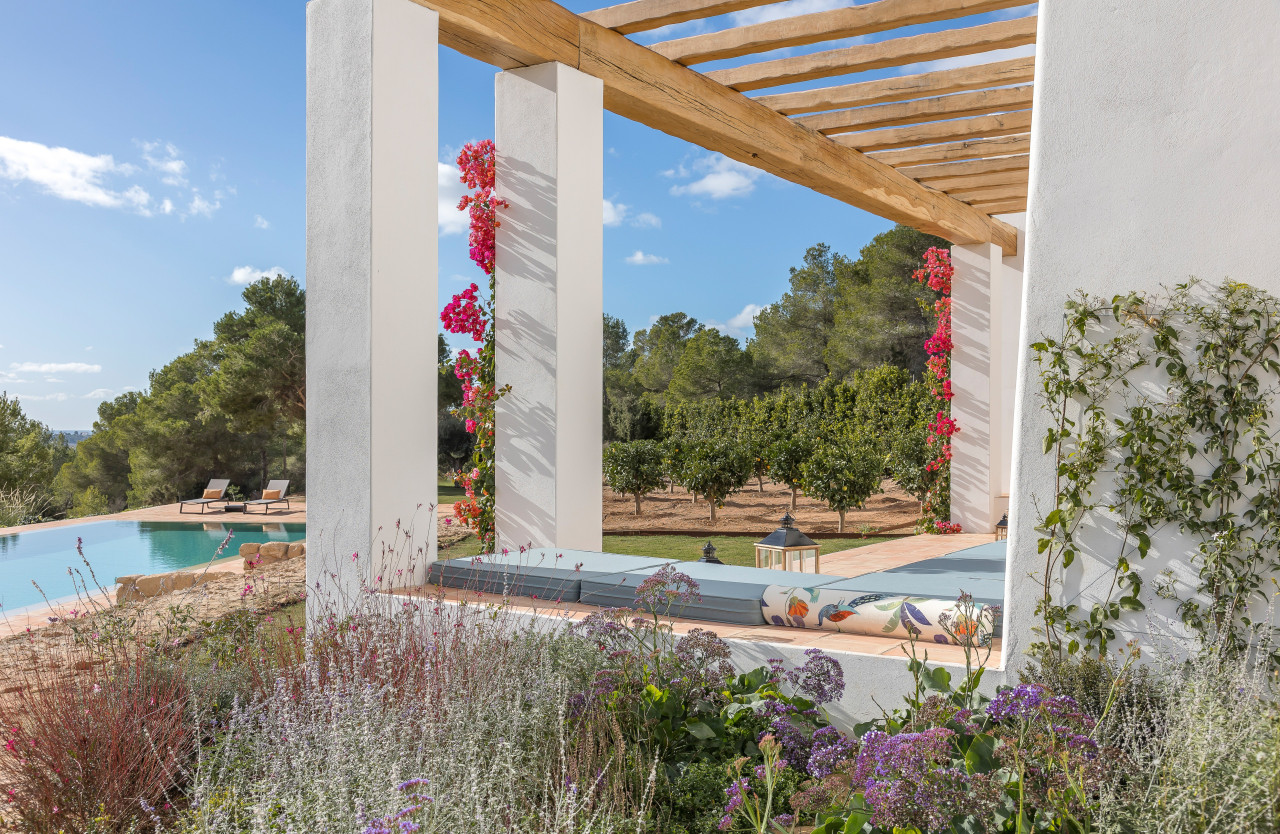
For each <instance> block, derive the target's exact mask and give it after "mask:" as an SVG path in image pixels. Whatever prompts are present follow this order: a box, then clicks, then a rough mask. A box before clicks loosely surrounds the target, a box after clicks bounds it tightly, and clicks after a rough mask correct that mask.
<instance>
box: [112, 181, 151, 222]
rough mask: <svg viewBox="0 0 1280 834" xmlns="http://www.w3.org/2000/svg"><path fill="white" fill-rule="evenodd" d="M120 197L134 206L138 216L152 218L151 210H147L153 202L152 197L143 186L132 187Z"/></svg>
mask: <svg viewBox="0 0 1280 834" xmlns="http://www.w3.org/2000/svg"><path fill="white" fill-rule="evenodd" d="M120 196H121V197H123V198H124V201H125V202H126V203H128V204H129V205H131V206H133V208H134V210H135V211H137V212H138V214H141V215H142V216H143V217H150V216H151V209H149V208H147V205H148V204H150V202H151V195H150V194H148V193H147V191H146V189H144V188H143V187H142V186H140V185H131V186H129V188H128V189H126V190H125V192H124V193H123V194H121V195H120Z"/></svg>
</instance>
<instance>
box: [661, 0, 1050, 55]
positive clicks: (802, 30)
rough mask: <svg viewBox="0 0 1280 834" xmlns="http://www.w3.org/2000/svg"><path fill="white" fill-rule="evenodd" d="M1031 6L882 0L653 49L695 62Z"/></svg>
mask: <svg viewBox="0 0 1280 834" xmlns="http://www.w3.org/2000/svg"><path fill="white" fill-rule="evenodd" d="M1025 5H1027V0H877V1H876V2H874V3H862V4H860V5H857V6H847V7H845V8H843V9H833V10H831V11H827V12H815V13H813V14H806V15H797V16H795V17H784V18H782V19H781V20H770V21H768V22H766V23H757V24H755V25H753V26H739V27H737V28H735V29H725V30H723V31H720V32H709V33H707V34H704V35H694V36H693V37H690V38H681V39H680V40H675V41H664V42H662V43H655V44H653V45H652V46H650V47H649V48H650V49H652V50H653V51H654V52H657V53H658V54H659V55H665V56H667V57H668V58H670V59H671V60H673V61H675V62H676V63H678V64H684V65H685V66H690V65H692V64H701V63H704V62H706V61H720V60H723V59H725V58H737V57H738V56H740V55H755V54H757V53H760V52H768V51H770V50H772V49H782V48H784V47H791V46H806V45H808V44H811V43H821V42H823V41H834V40H840V39H842V38H856V37H859V36H861V35H870V34H872V33H875V32H884V31H887V30H890V29H897V28H900V27H902V26H915V25H917V24H920V23H933V22H935V21H939V20H951V19H953V18H957V17H968V16H969V15H976V14H984V13H986V12H994V11H999V10H1000V9H1008V8H1011V7H1013V6H1025Z"/></svg>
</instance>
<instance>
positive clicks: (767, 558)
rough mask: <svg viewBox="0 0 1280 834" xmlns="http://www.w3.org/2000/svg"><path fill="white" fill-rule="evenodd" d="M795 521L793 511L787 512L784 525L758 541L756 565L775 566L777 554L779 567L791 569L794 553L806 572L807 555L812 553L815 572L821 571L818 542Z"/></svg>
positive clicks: (783, 518)
mask: <svg viewBox="0 0 1280 834" xmlns="http://www.w3.org/2000/svg"><path fill="white" fill-rule="evenodd" d="M795 522H796V520H795V519H794V518H792V517H791V513H787V514H786V515H784V516H783V517H782V526H780V527H779V528H778V529H777V530H774V531H773V532H772V533H770V534H769V535H767V536H765V537H764V538H763V539H761V540H760V541H758V542H756V567H758V568H760V567H765V568H771V567H773V560H774V558H775V556H776V557H777V559H778V567H780V568H782V569H783V570H791V557H792V556H793V555H794V556H795V557H796V559H797V560H798V561H799V563H800V568H799V570H800V572H801V573H804V559H805V556H806V555H808V554H810V553H812V554H813V572H814V573H821V571H822V568H821V566H820V563H819V559H820V558H821V557H820V554H819V552H818V544H817V542H815V541H814V540H813V539H811V538H809V537H808V536H806V535H805V534H804V533H801V532H800V531H799V530H797V529H796V528H795Z"/></svg>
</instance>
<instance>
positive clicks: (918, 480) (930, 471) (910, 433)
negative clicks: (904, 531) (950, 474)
mask: <svg viewBox="0 0 1280 834" xmlns="http://www.w3.org/2000/svg"><path fill="white" fill-rule="evenodd" d="M937 456H938V452H937V448H936V446H935V444H934V442H933V441H932V433H931V432H930V431H929V426H928V424H927V423H925V422H917V423H914V424H910V425H906V426H901V427H899V428H898V429H897V430H896V431H894V432H893V433H892V435H891V439H890V441H889V471H890V472H892V473H893V479H894V481H896V482H897V484H898V486H900V487H902V488H903V489H904V490H906V491H907V492H908V493H909V494H910V495H911V496H912V497H913V498H915V499H916V500H917V501H919V502H920V516H921V518H920V525H917V526H922V525H928V524H930V523H931V519H926V518H925V517H924V508H925V501H926V499H927V498H928V497H929V495H930V493H936V492H937V491H938V490H939V488H940V486H941V482H942V481H943V480H944V479H945V478H946V477H947V472H946V470H945V469H943V468H940V467H937V466H932V465H931V464H933V463H934V462H935V461H936V459H937ZM949 503H950V502H948V504H949Z"/></svg>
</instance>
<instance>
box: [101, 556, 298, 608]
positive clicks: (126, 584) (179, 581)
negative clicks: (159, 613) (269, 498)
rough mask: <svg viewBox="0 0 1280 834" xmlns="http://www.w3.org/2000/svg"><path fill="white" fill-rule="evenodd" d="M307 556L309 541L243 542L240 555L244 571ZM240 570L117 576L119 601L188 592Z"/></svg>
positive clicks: (180, 571) (117, 600) (117, 601)
mask: <svg viewBox="0 0 1280 834" xmlns="http://www.w3.org/2000/svg"><path fill="white" fill-rule="evenodd" d="M306 555H307V543H306V542H264V543H262V544H258V543H256V542H247V543H245V544H242V545H240V557H241V558H242V559H244V572H245V573H250V572H251V571H254V570H258V569H260V568H263V567H265V566H267V565H274V564H276V563H277V562H284V561H286V560H288V559H296V558H298V557H305V556H306ZM237 573H238V572H237V571H227V570H207V569H195V570H177V571H170V572H168V573H153V574H150V575H145V574H140V573H135V574H130V575H129V576H118V577H116V582H118V583H120V587H119V588H118V589H117V590H116V604H117V605H119V604H121V603H125V602H134V601H137V600H141V599H147V598H149V597H159V596H164V595H165V594H171V593H173V592H174V591H185V590H187V589H188V588H194V587H196V586H197V585H204V584H205V583H208V582H213V581H214V580H217V579H226V578H227V577H232V576H236V575H237Z"/></svg>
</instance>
